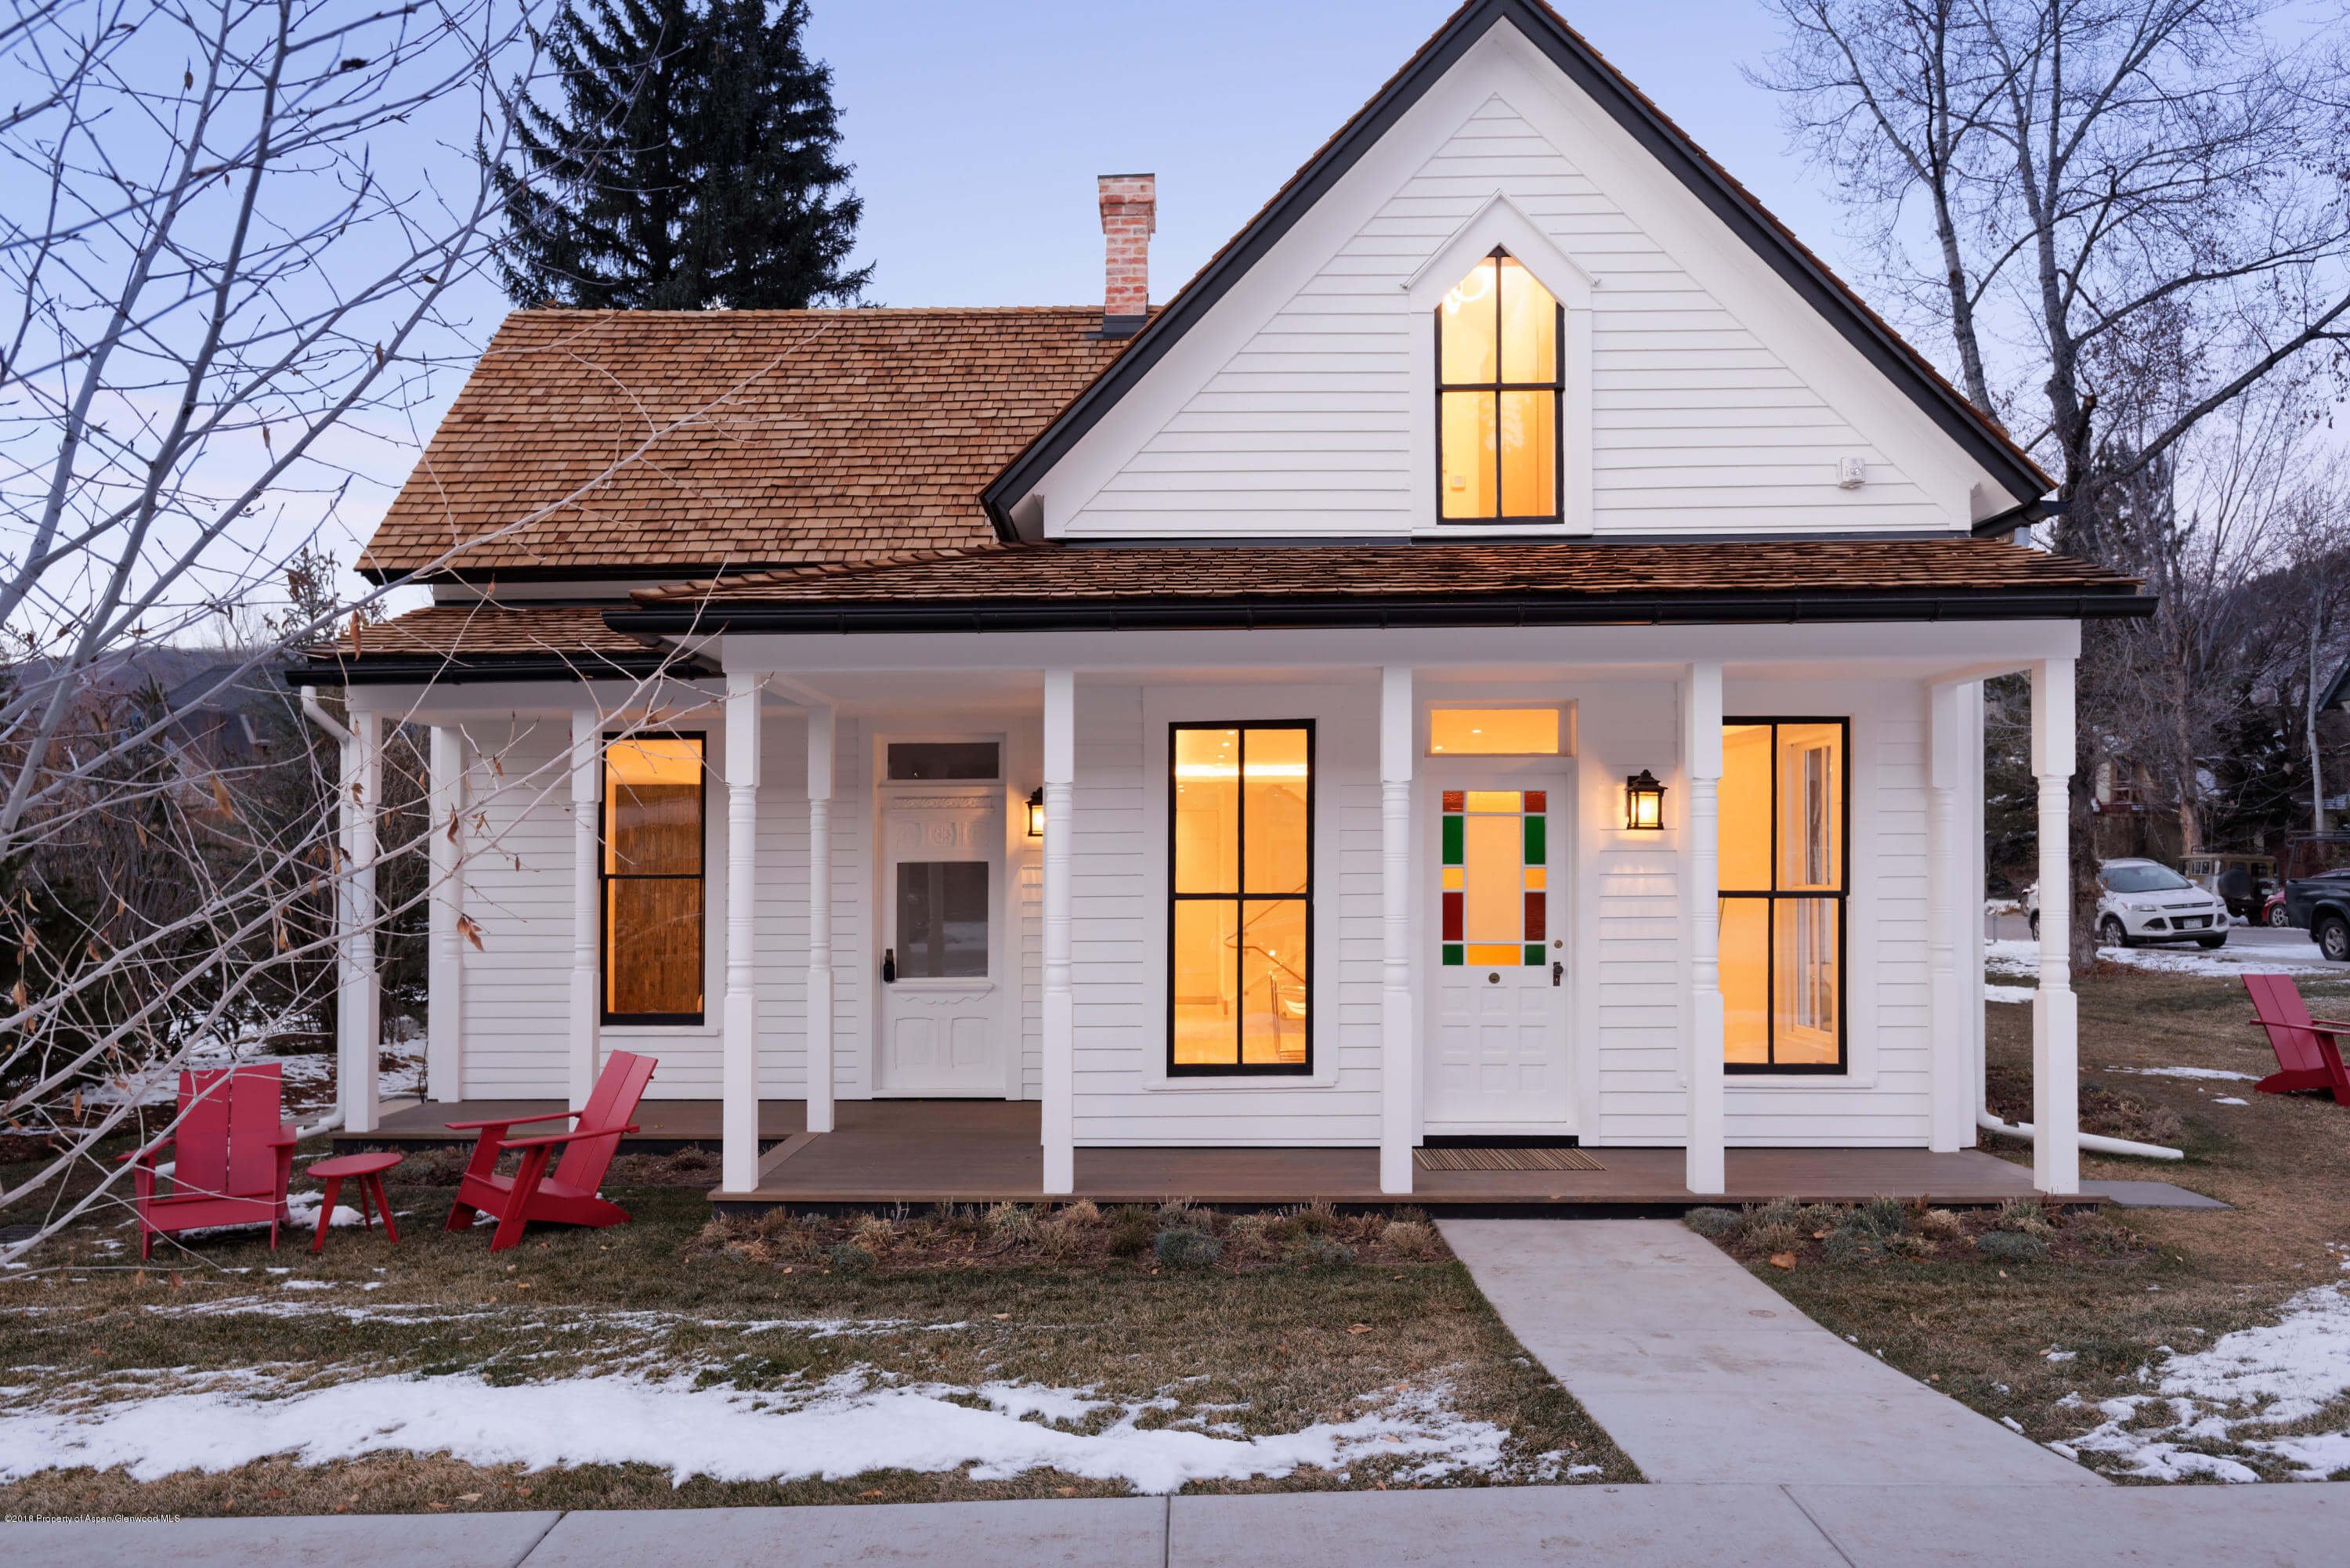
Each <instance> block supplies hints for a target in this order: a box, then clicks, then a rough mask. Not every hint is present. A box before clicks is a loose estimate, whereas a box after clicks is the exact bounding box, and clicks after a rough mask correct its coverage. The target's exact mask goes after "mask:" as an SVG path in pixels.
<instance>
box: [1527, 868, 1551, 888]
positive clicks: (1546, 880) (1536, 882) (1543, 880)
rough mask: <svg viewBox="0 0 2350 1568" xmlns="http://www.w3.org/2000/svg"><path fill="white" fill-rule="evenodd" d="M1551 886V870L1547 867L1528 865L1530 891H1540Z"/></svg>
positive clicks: (1528, 886)
mask: <svg viewBox="0 0 2350 1568" xmlns="http://www.w3.org/2000/svg"><path fill="white" fill-rule="evenodd" d="M1549 886H1550V870H1549V868H1548V867H1543V866H1529V867H1526V888H1527V890H1528V891H1529V892H1536V893H1538V892H1540V891H1542V889H1544V888H1547V887H1549Z"/></svg>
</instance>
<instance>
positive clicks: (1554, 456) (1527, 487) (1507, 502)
mask: <svg viewBox="0 0 2350 1568" xmlns="http://www.w3.org/2000/svg"><path fill="white" fill-rule="evenodd" d="M1501 441H1502V515H1503V516H1504V517H1555V516H1556V515H1558V394H1557V393H1556V392H1503V394H1502V433H1501Z"/></svg>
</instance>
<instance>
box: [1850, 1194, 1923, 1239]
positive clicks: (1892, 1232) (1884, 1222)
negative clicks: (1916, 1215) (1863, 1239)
mask: <svg viewBox="0 0 2350 1568" xmlns="http://www.w3.org/2000/svg"><path fill="white" fill-rule="evenodd" d="M1852 1223H1854V1224H1855V1225H1857V1226H1859V1227H1860V1228H1861V1229H1862V1230H1864V1231H1867V1232H1868V1233H1869V1234H1870V1235H1872V1236H1876V1237H1879V1238H1881V1239H1883V1240H1887V1241H1890V1240H1891V1239H1892V1238H1894V1237H1896V1236H1898V1235H1901V1234H1903V1233H1905V1232H1906V1231H1908V1229H1909V1210H1908V1209H1907V1208H1906V1207H1904V1206H1903V1204H1902V1202H1901V1200H1900V1199H1898V1198H1872V1199H1869V1200H1868V1201H1867V1202H1866V1203H1864V1204H1862V1205H1861V1206H1860V1207H1859V1208H1857V1209H1856V1210H1853V1213H1852Z"/></svg>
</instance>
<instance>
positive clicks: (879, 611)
mask: <svg viewBox="0 0 2350 1568" xmlns="http://www.w3.org/2000/svg"><path fill="white" fill-rule="evenodd" d="M2154 607H2155V599H2154V597H2152V596H2151V595H2147V594H2139V593H2135V592H2131V591H2129V590H2126V589H2117V590H2112V591H2104V592H2100V591H2094V590H2093V591H2086V592H2084V591H2080V590H2056V591H2045V592H2023V593H1974V594H1965V593H1961V594H1950V593H1936V592H1930V591H1929V592H1925V593H1917V594H1898V593H1894V594H1884V593H1880V594H1869V593H1853V594H1838V593H1834V592H1828V593H1812V594H1737V595H1692V596H1675V597H1644V596H1638V595H1622V596H1591V597H1567V596H1557V595H1553V596H1530V595H1521V594H1482V595H1472V594H1449V595H1442V596H1412V595H1395V596H1391V597H1390V596H1385V595H1382V596H1378V597H1371V596H1367V595H1365V596H1349V597H1344V598H1331V597H1290V598H1274V597H1245V598H1243V597H1232V598H1180V599H1097V600H1091V601H1087V600H1082V599H1064V598H1047V599H1011V598H1006V599H993V600H981V601H977V602H971V603H962V604H948V603H941V602H938V601H935V600H933V601H930V602H920V601H915V602H868V603H860V604H840V603H834V604H822V603H808V604H755V603H737V604H733V605H725V604H707V603H704V604H696V605H692V606H687V607H679V608H676V609H663V608H652V609H644V608H639V609H626V610H620V609H616V610H608V611H606V612H605V615H604V623H605V624H606V625H607V626H609V627H610V628H612V629H613V630H615V631H621V632H628V633H630V634H632V635H637V636H646V635H652V636H671V637H674V636H682V635H686V634H696V635H707V634H710V633H714V632H721V631H726V632H740V633H750V634H758V633H771V634H784V635H794V634H797V635H824V634H835V635H849V634H857V633H868V634H870V633H889V632H898V633H904V632H1018V631H1153V630H1187V631H1203V630H1276V629H1280V630H1295V629H1312V628H1358V629H1359V628H1376V629H1380V630H1398V629H1403V628H1425V627H1508V626H1771V625H1785V624H1790V623H1795V622H1809V623H1818V622H1834V621H1847V622H1849V621H1997V620H2087V619H2108V618H2138V617H2143V616H2148V615H2151V614H2153V613H2154Z"/></svg>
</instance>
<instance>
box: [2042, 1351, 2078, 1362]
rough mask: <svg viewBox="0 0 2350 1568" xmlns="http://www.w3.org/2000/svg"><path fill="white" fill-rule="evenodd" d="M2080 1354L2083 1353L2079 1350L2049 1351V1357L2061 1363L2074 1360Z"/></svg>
mask: <svg viewBox="0 0 2350 1568" xmlns="http://www.w3.org/2000/svg"><path fill="white" fill-rule="evenodd" d="M2080 1354H2081V1353H2080V1352H2079V1351H2077V1350H2052V1351H2050V1352H2049V1353H2048V1359H2049V1360H2050V1361H2052V1362H2055V1363H2058V1364H2060V1365H2061V1364H2062V1363H2064V1362H2067V1361H2071V1360H2073V1359H2074V1357H2075V1356H2077V1355H2080Z"/></svg>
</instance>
